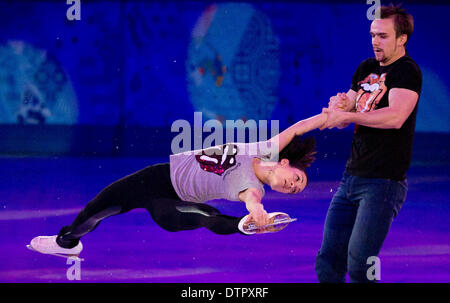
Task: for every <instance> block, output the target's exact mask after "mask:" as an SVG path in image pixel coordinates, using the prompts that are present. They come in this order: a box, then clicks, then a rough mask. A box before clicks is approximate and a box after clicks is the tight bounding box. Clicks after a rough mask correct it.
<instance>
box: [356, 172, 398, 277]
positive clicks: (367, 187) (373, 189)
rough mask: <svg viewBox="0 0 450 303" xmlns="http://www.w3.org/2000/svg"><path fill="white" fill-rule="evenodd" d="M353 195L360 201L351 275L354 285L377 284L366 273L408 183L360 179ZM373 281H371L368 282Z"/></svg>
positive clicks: (396, 212)
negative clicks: (369, 259) (370, 258)
mask: <svg viewBox="0 0 450 303" xmlns="http://www.w3.org/2000/svg"><path fill="white" fill-rule="evenodd" d="M356 179H357V180H358V181H355V184H354V193H355V195H356V196H357V197H358V198H357V199H358V200H359V209H358V214H357V216H356V221H355V226H354V228H353V233H352V236H351V238H350V241H349V245H348V273H349V276H350V281H351V282H376V280H375V279H373V277H372V275H369V276H368V273H367V271H368V270H369V268H370V267H371V266H373V263H372V262H369V264H367V261H368V258H369V257H377V256H378V254H379V252H380V249H381V247H382V245H383V242H384V240H385V238H386V236H387V234H388V232H389V229H390V226H391V223H392V221H393V220H394V218H395V217H396V216H397V214H398V212H399V211H400V209H401V207H402V205H403V202H404V201H405V198H406V192H407V184H406V182H397V181H392V180H385V179H366V178H358V177H356ZM369 278H370V279H369Z"/></svg>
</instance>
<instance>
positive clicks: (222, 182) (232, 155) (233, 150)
mask: <svg viewBox="0 0 450 303" xmlns="http://www.w3.org/2000/svg"><path fill="white" fill-rule="evenodd" d="M272 156H273V152H272V149H270V148H268V147H267V145H266V144H261V143H227V144H223V145H219V146H214V147H210V148H207V149H203V150H196V151H189V152H184V153H178V154H174V155H171V156H170V178H171V181H172V185H173V187H174V189H175V191H176V193H177V194H178V196H179V197H180V198H181V199H182V200H184V201H190V202H199V203H202V202H206V201H209V200H214V199H226V200H231V201H239V197H238V196H239V193H240V192H241V191H244V190H246V189H248V188H250V187H254V188H257V189H259V190H260V191H261V194H262V195H264V193H265V191H264V184H263V183H262V182H261V181H259V179H258V178H257V177H256V175H255V172H254V170H253V165H252V161H253V158H260V159H262V160H270V159H271V158H272Z"/></svg>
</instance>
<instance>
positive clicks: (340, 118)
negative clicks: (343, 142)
mask: <svg viewBox="0 0 450 303" xmlns="http://www.w3.org/2000/svg"><path fill="white" fill-rule="evenodd" d="M350 108H351V100H350V99H349V98H348V96H347V95H346V93H338V94H337V95H336V96H333V97H331V98H330V102H328V108H323V109H322V113H324V114H326V115H327V121H326V122H325V123H324V124H323V125H322V126H321V127H320V130H324V129H325V128H329V129H331V128H334V127H337V128H339V129H342V128H344V127H347V126H348V124H349V122H348V121H347V117H348V116H347V112H348V111H349V109H350Z"/></svg>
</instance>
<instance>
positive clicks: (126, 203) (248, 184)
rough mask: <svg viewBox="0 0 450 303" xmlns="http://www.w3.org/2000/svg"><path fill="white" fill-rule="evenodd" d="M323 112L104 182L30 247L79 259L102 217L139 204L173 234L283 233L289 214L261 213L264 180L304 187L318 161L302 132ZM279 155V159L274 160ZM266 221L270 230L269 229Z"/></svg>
mask: <svg viewBox="0 0 450 303" xmlns="http://www.w3.org/2000/svg"><path fill="white" fill-rule="evenodd" d="M326 116H327V114H326V113H321V114H319V115H316V116H314V117H311V118H309V119H306V120H302V121H299V122H297V123H296V124H294V125H292V126H291V127H289V128H288V129H286V130H285V131H283V132H281V133H280V134H278V135H277V136H274V137H273V138H271V139H269V140H268V141H265V142H259V143H251V144H242V143H227V144H224V145H222V146H215V147H211V148H208V149H205V150H198V151H192V152H187V153H179V154H175V155H171V156H170V163H165V164H156V165H152V166H149V167H147V168H144V169H142V170H140V171H138V172H136V173H134V174H132V175H129V176H126V177H124V178H122V179H120V180H118V181H116V182H114V183H112V184H111V185H109V186H107V187H106V188H105V189H103V190H102V191H101V192H100V193H99V194H98V195H97V196H96V197H95V198H94V199H93V200H92V201H90V202H89V203H88V204H87V205H86V207H85V208H84V209H83V210H82V211H81V212H80V213H79V214H78V216H77V217H76V218H75V220H74V221H73V223H72V224H71V225H70V226H65V227H63V228H62V229H61V230H60V232H59V234H58V235H57V236H43V237H42V236H41V237H36V238H34V239H33V240H32V241H31V243H30V245H31V247H32V248H33V249H34V250H36V251H38V252H41V253H44V254H63V255H66V256H78V255H79V254H80V252H81V250H82V248H83V247H82V244H81V242H80V238H81V237H82V236H84V235H85V234H87V233H88V232H90V231H92V230H94V229H95V228H96V227H97V225H98V224H99V223H100V222H101V221H102V220H103V219H105V218H107V217H110V216H112V215H116V214H122V213H126V212H128V211H130V210H132V209H135V208H146V209H147V210H148V211H149V212H150V214H151V216H152V218H153V220H154V221H155V222H156V223H157V224H158V225H159V226H161V227H162V228H163V229H165V230H168V231H181V230H191V229H196V228H200V227H206V228H208V229H209V230H211V231H212V232H214V233H216V234H232V233H238V232H240V233H243V234H254V233H264V232H275V231H278V230H281V229H282V228H284V227H285V226H286V225H287V224H286V223H285V222H286V219H290V217H289V216H288V215H287V214H284V213H271V214H268V213H267V212H266V211H265V210H264V207H263V204H262V203H261V199H262V197H263V195H264V184H266V185H268V186H270V187H271V188H272V189H273V190H275V191H278V192H282V193H291V194H296V193H299V192H301V191H302V190H303V189H304V188H305V186H306V184H307V176H306V173H305V169H306V168H307V167H309V166H310V164H311V162H312V161H313V160H314V156H313V155H314V153H315V152H314V145H315V141H314V139H313V138H309V139H306V140H302V139H300V136H301V135H303V134H304V133H306V132H308V131H311V130H313V129H315V128H319V127H321V126H322V125H323V124H324V123H325V121H326ZM278 153H279V159H281V160H280V161H271V159H273V158H274V156H278ZM212 199H227V200H231V201H242V202H244V203H245V205H246V208H247V210H248V211H249V214H248V215H246V216H244V217H242V218H237V217H231V216H227V215H223V214H221V213H220V212H219V211H218V210H217V209H215V208H213V207H212V206H210V205H207V204H203V203H204V202H206V201H208V200H212ZM277 220H278V221H279V222H278V223H280V222H281V224H277ZM287 221H288V220H287ZM283 222H284V223H283ZM269 223H270V224H271V225H269V226H270V227H264V226H267V225H268V224H269ZM251 226H253V227H254V228H255V227H256V230H255V229H253V230H252V229H251V228H250V227H251Z"/></svg>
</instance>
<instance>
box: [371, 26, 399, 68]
mask: <svg viewBox="0 0 450 303" xmlns="http://www.w3.org/2000/svg"><path fill="white" fill-rule="evenodd" d="M370 35H371V36H372V46H373V52H374V54H375V58H376V60H377V61H378V62H380V64H381V65H388V64H390V63H392V62H393V61H395V60H396V59H398V58H399V57H400V56H401V55H402V52H403V50H404V47H403V45H404V43H405V42H406V35H401V36H399V37H398V38H396V36H395V28H394V19H393V18H387V19H375V20H373V22H372V24H371V26H370Z"/></svg>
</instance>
